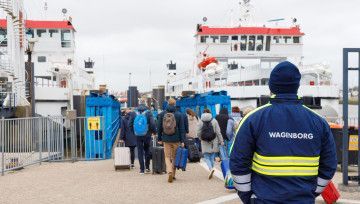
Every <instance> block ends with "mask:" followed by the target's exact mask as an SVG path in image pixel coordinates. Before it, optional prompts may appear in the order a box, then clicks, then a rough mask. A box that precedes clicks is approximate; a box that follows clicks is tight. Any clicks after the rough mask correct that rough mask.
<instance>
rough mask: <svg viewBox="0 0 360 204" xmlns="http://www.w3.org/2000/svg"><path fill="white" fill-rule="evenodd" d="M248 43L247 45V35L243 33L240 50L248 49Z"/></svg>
mask: <svg viewBox="0 0 360 204" xmlns="http://www.w3.org/2000/svg"><path fill="white" fill-rule="evenodd" d="M246 45H247V36H246V35H242V36H241V41H240V50H242V51H245V50H246Z"/></svg>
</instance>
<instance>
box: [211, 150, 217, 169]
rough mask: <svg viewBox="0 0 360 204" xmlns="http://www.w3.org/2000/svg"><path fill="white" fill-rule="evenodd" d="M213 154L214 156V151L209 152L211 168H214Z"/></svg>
mask: <svg viewBox="0 0 360 204" xmlns="http://www.w3.org/2000/svg"><path fill="white" fill-rule="evenodd" d="M215 156H216V153H211V155H210V163H211V168H214V164H215Z"/></svg>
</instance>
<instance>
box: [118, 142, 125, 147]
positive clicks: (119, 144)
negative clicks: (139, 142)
mask: <svg viewBox="0 0 360 204" xmlns="http://www.w3.org/2000/svg"><path fill="white" fill-rule="evenodd" d="M117 147H125V142H120V141H119V142H118V144H117Z"/></svg>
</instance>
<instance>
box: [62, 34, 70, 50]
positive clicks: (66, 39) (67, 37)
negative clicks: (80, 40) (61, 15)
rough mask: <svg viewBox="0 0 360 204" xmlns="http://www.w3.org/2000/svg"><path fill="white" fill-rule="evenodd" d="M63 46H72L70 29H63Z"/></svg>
mask: <svg viewBox="0 0 360 204" xmlns="http://www.w3.org/2000/svg"><path fill="white" fill-rule="evenodd" d="M61 47H71V33H70V30H61Z"/></svg>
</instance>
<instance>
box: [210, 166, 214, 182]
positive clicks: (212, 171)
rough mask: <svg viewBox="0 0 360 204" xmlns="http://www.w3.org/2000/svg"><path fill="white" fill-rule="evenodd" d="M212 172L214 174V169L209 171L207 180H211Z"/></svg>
mask: <svg viewBox="0 0 360 204" xmlns="http://www.w3.org/2000/svg"><path fill="white" fill-rule="evenodd" d="M214 172H215V169H214V168H212V169H211V170H210V173H209V179H212V177H213V175H214Z"/></svg>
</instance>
